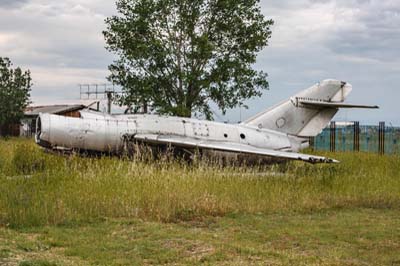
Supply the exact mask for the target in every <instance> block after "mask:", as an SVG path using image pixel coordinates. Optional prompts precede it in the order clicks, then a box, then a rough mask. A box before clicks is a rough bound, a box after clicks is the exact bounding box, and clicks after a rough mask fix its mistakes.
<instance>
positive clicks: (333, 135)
mask: <svg viewBox="0 0 400 266" xmlns="http://www.w3.org/2000/svg"><path fill="white" fill-rule="evenodd" d="M330 143H331V144H330V146H331V152H335V150H336V122H335V121H332V122H331V139H330Z"/></svg>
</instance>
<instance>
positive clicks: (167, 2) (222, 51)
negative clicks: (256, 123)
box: [103, 0, 273, 119]
mask: <svg viewBox="0 0 400 266" xmlns="http://www.w3.org/2000/svg"><path fill="white" fill-rule="evenodd" d="M259 2H260V1H259V0H117V2H116V5H117V10H118V13H119V15H118V16H112V17H109V18H107V19H106V25H107V29H106V30H105V31H104V32H103V33H104V37H105V40H106V43H107V49H108V50H109V51H111V52H113V53H115V54H116V55H117V57H118V58H117V59H116V60H115V61H114V62H113V64H111V65H110V66H109V69H110V71H111V75H110V76H109V80H110V81H112V82H114V83H115V84H118V85H121V86H122V88H123V90H124V92H125V94H124V96H122V97H121V98H120V103H121V104H124V105H129V106H130V105H140V104H141V103H143V102H148V103H151V104H152V106H153V108H155V109H156V111H158V112H159V113H164V114H172V115H178V116H185V117H190V116H191V115H192V113H193V112H198V113H202V114H205V115H206V117H207V118H209V119H211V118H212V112H211V110H210V103H211V102H214V103H216V104H217V106H218V107H219V108H220V109H221V110H222V112H223V113H225V112H226V110H227V109H229V108H234V107H236V106H238V105H241V104H243V101H245V100H246V99H249V98H252V97H257V96H260V95H261V94H262V91H263V90H265V89H268V81H267V74H266V73H264V72H262V71H257V70H255V69H254V68H253V65H254V63H255V62H256V58H257V54H258V52H260V51H261V50H262V49H263V48H264V47H265V46H267V45H268V40H269V39H270V37H271V30H270V27H271V26H272V25H273V21H272V20H267V19H266V18H265V17H264V15H263V14H262V12H261V7H260V3H259Z"/></svg>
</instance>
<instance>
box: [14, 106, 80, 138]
mask: <svg viewBox="0 0 400 266" xmlns="http://www.w3.org/2000/svg"><path fill="white" fill-rule="evenodd" d="M85 108H87V107H86V106H85V105H82V104H75V105H46V106H30V107H27V108H26V109H25V112H24V118H23V119H22V120H21V127H20V132H19V133H20V136H24V137H31V136H33V135H34V134H35V132H36V119H37V118H38V116H39V114H40V113H49V114H56V115H62V116H68V117H80V114H79V111H81V110H83V109H85Z"/></svg>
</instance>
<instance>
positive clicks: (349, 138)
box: [310, 122, 400, 154]
mask: <svg viewBox="0 0 400 266" xmlns="http://www.w3.org/2000/svg"><path fill="white" fill-rule="evenodd" d="M310 146H311V147H312V148H313V149H315V150H321V151H332V152H335V151H356V152H357V151H363V152H374V153H380V154H400V128H398V127H388V126H386V124H385V122H380V123H379V125H377V126H361V125H360V123H359V122H354V123H353V124H352V125H346V126H340V125H338V124H337V123H335V122H332V123H331V124H330V126H329V127H327V128H325V129H324V130H323V132H322V133H321V134H319V135H318V136H317V137H315V138H311V139H310Z"/></svg>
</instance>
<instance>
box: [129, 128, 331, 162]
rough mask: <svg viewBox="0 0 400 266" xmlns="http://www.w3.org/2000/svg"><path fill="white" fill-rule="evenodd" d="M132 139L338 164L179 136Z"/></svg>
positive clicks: (136, 136) (297, 154)
mask: <svg viewBox="0 0 400 266" xmlns="http://www.w3.org/2000/svg"><path fill="white" fill-rule="evenodd" d="M134 139H135V140H139V141H142V142H144V143H149V144H165V145H172V146H177V147H183V148H200V149H211V150H218V151H226V152H236V153H244V154H253V155H260V156H266V157H274V158H279V159H287V160H299V161H304V162H308V163H339V162H338V161H336V160H333V159H329V158H326V157H320V156H314V155H308V154H301V153H294V152H284V151H275V150H269V149H260V148H255V147H252V146H249V145H244V144H237V143H228V142H215V141H204V140H200V139H194V138H187V137H180V136H170V135H155V134H145V135H141V134H140V135H135V136H134Z"/></svg>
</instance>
